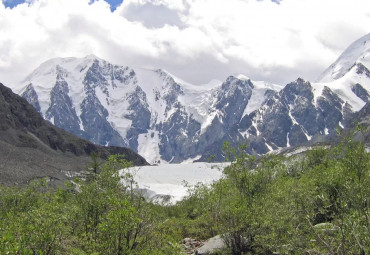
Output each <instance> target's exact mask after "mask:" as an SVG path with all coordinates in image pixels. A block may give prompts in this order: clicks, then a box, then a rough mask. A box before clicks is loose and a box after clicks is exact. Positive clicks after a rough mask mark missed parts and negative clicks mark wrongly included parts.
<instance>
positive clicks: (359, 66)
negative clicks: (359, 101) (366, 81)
mask: <svg viewBox="0 0 370 255" xmlns="http://www.w3.org/2000/svg"><path fill="white" fill-rule="evenodd" d="M356 73H357V74H365V75H366V77H367V78H370V71H369V69H367V68H366V66H364V65H363V64H362V63H356Z"/></svg>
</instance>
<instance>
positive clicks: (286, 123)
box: [18, 35, 370, 163]
mask: <svg viewBox="0 0 370 255" xmlns="http://www.w3.org/2000/svg"><path fill="white" fill-rule="evenodd" d="M368 39H369V35H367V36H365V37H364V38H362V39H360V40H359V41H361V43H359V42H355V43H354V44H353V45H351V46H350V47H349V48H348V49H347V50H346V51H345V52H344V53H343V54H342V56H341V57H340V58H339V59H338V60H337V61H336V62H335V63H334V64H333V65H332V66H331V67H329V68H328V69H327V70H326V71H325V72H324V73H323V75H322V76H321V79H320V80H319V82H316V83H311V82H309V81H305V80H303V79H297V80H296V81H294V82H291V83H289V84H287V85H286V86H285V87H282V86H278V85H274V84H269V83H266V82H256V81H253V80H250V79H248V78H246V77H244V76H230V77H228V78H227V79H226V80H225V81H224V82H220V83H219V84H218V85H215V86H211V87H209V86H205V87H199V86H194V85H191V84H188V83H186V82H183V81H181V80H180V79H178V78H176V77H174V76H172V75H171V74H169V73H168V72H166V71H164V70H145V69H135V70H134V69H132V68H130V67H124V66H117V65H112V64H110V63H108V62H107V61H104V60H102V59H99V58H97V57H95V56H87V57H85V58H82V59H77V58H67V59H53V60H50V61H48V62H46V63H44V64H42V65H41V66H40V67H39V68H38V69H36V70H35V71H34V72H33V73H32V74H31V75H30V76H29V77H27V78H26V80H25V82H24V83H23V84H21V86H20V89H19V90H18V91H19V93H20V94H21V95H22V96H23V97H24V98H26V99H27V101H28V102H29V103H31V104H32V105H33V106H34V107H35V109H37V110H38V111H39V112H40V113H41V114H42V115H43V116H44V118H46V119H47V120H49V121H50V122H51V123H54V124H55V125H57V126H59V127H61V128H63V129H65V130H68V131H70V132H72V133H74V134H76V135H79V136H81V137H83V138H87V139H89V140H90V141H92V142H94V143H96V144H101V145H116V146H129V147H130V148H132V149H133V150H135V151H137V152H138V153H140V154H141V155H143V156H144V157H145V158H147V159H148V161H150V162H152V163H158V162H164V161H165V162H180V161H183V160H187V159H201V160H206V159H207V157H208V156H210V155H211V153H212V154H215V155H216V158H217V159H219V160H222V153H221V152H220V148H221V147H222V143H223V142H224V141H231V142H233V143H242V142H243V141H245V140H246V139H248V141H249V144H250V146H249V148H248V151H249V152H250V153H255V154H263V153H266V152H268V151H271V150H274V149H277V148H281V147H285V146H295V145H298V144H300V143H303V142H306V141H308V140H311V139H312V138H313V137H314V136H316V135H325V134H329V133H331V132H334V130H335V129H336V128H337V127H341V126H345V125H346V124H347V122H348V120H349V119H350V118H349V116H350V115H351V114H353V113H354V112H357V111H359V110H360V109H361V108H362V107H363V106H364V105H365V103H366V102H368V101H369V98H370V96H369V95H370V75H369V74H370V71H369V63H370V59H369V58H370V57H369V50H368V49H369V43H368Z"/></svg>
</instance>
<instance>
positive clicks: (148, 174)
mask: <svg viewBox="0 0 370 255" xmlns="http://www.w3.org/2000/svg"><path fill="white" fill-rule="evenodd" d="M229 164H230V163H205V162H197V163H187V164H162V165H158V166H142V167H131V168H129V169H127V170H121V174H124V173H125V172H126V173H127V172H128V173H131V174H132V175H133V176H134V180H135V182H136V183H137V186H138V188H139V189H140V190H141V192H143V194H144V195H145V196H147V197H148V198H149V199H152V200H156V199H158V198H159V200H160V197H163V196H169V197H170V201H169V202H170V203H176V202H177V201H180V200H182V199H183V198H184V197H185V196H186V195H187V187H186V186H185V184H186V185H188V186H194V185H196V184H197V183H203V184H211V183H212V182H215V181H217V180H219V179H220V178H221V177H222V171H223V169H224V167H226V166H228V165H229Z"/></svg>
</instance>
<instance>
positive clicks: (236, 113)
mask: <svg viewBox="0 0 370 255" xmlns="http://www.w3.org/2000/svg"><path fill="white" fill-rule="evenodd" d="M253 88H254V86H253V84H252V82H251V81H250V80H240V79H237V78H235V77H233V76H229V77H228V78H227V79H226V82H224V83H223V84H222V85H221V89H220V90H219V91H218V92H217V103H216V109H217V110H219V111H220V112H221V114H222V122H223V123H224V125H225V126H226V127H227V128H228V127H232V126H234V125H235V124H237V123H239V121H240V120H241V118H242V114H243V113H244V109H245V107H246V106H247V104H248V101H249V99H250V98H251V95H252V89H253Z"/></svg>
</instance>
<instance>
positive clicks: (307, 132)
mask: <svg viewBox="0 0 370 255" xmlns="http://www.w3.org/2000/svg"><path fill="white" fill-rule="evenodd" d="M346 114H347V115H346ZM350 114H351V110H350V109H349V108H346V107H345V104H344V102H343V101H342V100H341V99H340V98H339V97H338V96H337V95H336V94H335V93H333V92H332V91H331V90H330V89H329V88H328V87H325V88H324V89H323V92H322V95H321V96H319V97H318V98H317V100H316V102H315V98H314V94H313V88H312V86H311V84H310V83H309V82H307V81H304V80H302V79H297V80H296V81H295V82H292V83H290V84H288V85H286V86H285V88H284V89H283V90H281V91H280V92H278V93H275V95H274V96H273V97H271V98H270V99H268V100H267V101H266V102H265V103H264V104H263V105H262V107H261V108H260V109H259V110H258V111H257V112H256V113H253V114H250V115H249V117H250V118H251V119H252V123H255V126H256V127H257V129H255V127H253V126H250V127H249V128H248V133H249V135H250V136H256V135H257V134H258V135H257V136H260V137H263V138H264V139H265V141H266V142H267V143H268V144H269V145H270V146H271V147H272V148H277V147H286V146H296V145H299V144H302V143H304V142H306V141H308V140H309V139H311V138H312V137H313V136H314V135H318V134H324V133H327V132H329V133H330V132H333V131H335V129H336V128H337V126H338V123H339V122H341V121H342V122H343V121H345V119H346V116H349V115H350ZM345 115H346V116H345ZM261 149H262V148H261ZM257 152H259V153H263V150H257Z"/></svg>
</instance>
